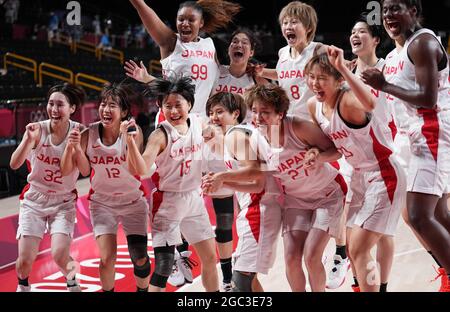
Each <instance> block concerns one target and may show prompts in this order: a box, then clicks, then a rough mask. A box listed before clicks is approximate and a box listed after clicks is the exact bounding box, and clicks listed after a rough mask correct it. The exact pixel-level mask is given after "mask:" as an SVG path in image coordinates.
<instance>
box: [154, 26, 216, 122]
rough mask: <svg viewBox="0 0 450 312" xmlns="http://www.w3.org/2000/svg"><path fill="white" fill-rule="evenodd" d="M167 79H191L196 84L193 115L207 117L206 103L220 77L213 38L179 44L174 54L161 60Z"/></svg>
mask: <svg viewBox="0 0 450 312" xmlns="http://www.w3.org/2000/svg"><path fill="white" fill-rule="evenodd" d="M161 65H162V68H163V75H164V76H165V77H171V76H172V77H173V76H176V77H180V76H186V77H191V78H192V80H193V82H194V83H195V104H194V103H193V105H194V106H193V108H192V111H191V113H194V114H199V115H200V116H205V107H206V102H207V101H208V98H209V95H210V94H211V91H212V89H213V86H214V82H215V81H216V78H217V76H218V72H219V69H218V65H217V63H216V48H215V47H214V43H213V41H212V39H211V38H206V39H204V38H200V37H199V38H198V41H195V42H182V41H181V40H180V37H179V35H178V34H177V42H176V44H175V49H174V50H173V52H172V54H171V55H169V56H168V57H166V58H165V59H163V60H161Z"/></svg>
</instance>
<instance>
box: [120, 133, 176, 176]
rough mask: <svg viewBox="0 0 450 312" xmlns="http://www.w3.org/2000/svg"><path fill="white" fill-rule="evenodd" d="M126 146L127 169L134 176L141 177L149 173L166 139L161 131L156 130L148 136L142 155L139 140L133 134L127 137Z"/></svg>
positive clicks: (164, 145)
mask: <svg viewBox="0 0 450 312" xmlns="http://www.w3.org/2000/svg"><path fill="white" fill-rule="evenodd" d="M141 144H142V143H141ZM127 146H128V154H127V161H128V165H129V167H130V168H133V170H134V171H135V173H136V174H138V175H141V176H143V175H147V174H148V173H149V172H150V171H151V169H152V166H153V164H154V163H155V160H156V157H157V156H158V155H159V154H160V153H161V152H162V151H163V150H164V149H165V148H166V146H167V139H166V136H165V134H164V132H163V131H162V130H161V129H156V130H155V131H154V132H153V133H152V134H151V135H150V137H149V139H148V142H147V146H146V148H145V150H144V153H143V154H142V155H141V152H140V150H139V139H138V138H137V137H136V135H135V134H128V135H127Z"/></svg>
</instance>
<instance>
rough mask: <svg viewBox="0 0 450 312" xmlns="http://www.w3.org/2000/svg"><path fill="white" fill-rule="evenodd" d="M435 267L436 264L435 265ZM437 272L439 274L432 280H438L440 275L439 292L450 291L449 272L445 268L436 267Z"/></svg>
mask: <svg viewBox="0 0 450 312" xmlns="http://www.w3.org/2000/svg"><path fill="white" fill-rule="evenodd" d="M433 267H434V266H433ZM434 269H435V271H436V273H437V274H438V275H437V276H436V277H435V278H434V280H431V281H432V282H434V281H436V280H437V279H438V278H439V277H440V278H441V287H440V288H439V292H450V283H449V281H448V276H447V272H446V271H445V269H444V268H438V269H436V267H434Z"/></svg>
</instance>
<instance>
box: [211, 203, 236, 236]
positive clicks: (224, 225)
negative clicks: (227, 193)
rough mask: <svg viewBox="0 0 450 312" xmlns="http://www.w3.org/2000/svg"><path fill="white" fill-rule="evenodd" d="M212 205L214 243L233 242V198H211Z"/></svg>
mask: <svg viewBox="0 0 450 312" xmlns="http://www.w3.org/2000/svg"><path fill="white" fill-rule="evenodd" d="M213 205H214V211H215V212H216V231H215V232H216V241H217V242H218V243H228V242H231V241H232V240H233V231H232V228H233V217H234V215H233V211H234V202H233V197H227V198H213Z"/></svg>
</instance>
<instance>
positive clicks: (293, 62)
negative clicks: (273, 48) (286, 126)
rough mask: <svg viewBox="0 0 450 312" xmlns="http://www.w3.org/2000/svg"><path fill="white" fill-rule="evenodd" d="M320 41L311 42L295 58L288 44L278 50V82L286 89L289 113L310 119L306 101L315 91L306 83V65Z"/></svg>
mask: <svg viewBox="0 0 450 312" xmlns="http://www.w3.org/2000/svg"><path fill="white" fill-rule="evenodd" d="M317 45H318V43H317V42H311V43H310V44H309V45H308V46H307V47H306V48H305V49H304V50H303V52H302V54H300V55H298V56H297V57H296V58H295V59H293V58H292V57H291V54H290V51H291V48H290V47H289V46H286V47H284V48H281V49H280V51H279V52H278V57H279V59H278V63H277V67H276V70H277V74H278V84H279V85H280V86H281V87H282V88H283V89H284V90H285V91H286V93H287V95H288V97H289V100H290V106H289V110H288V114H292V115H295V116H298V117H300V118H303V119H306V120H310V119H311V116H310V115H309V113H308V108H307V105H306V102H307V101H308V99H309V98H310V97H312V96H313V95H314V93H313V92H312V91H311V90H309V88H308V86H307V84H306V74H305V67H306V64H307V63H308V62H309V60H310V59H311V58H312V57H313V55H314V50H315V49H316V47H317Z"/></svg>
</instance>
